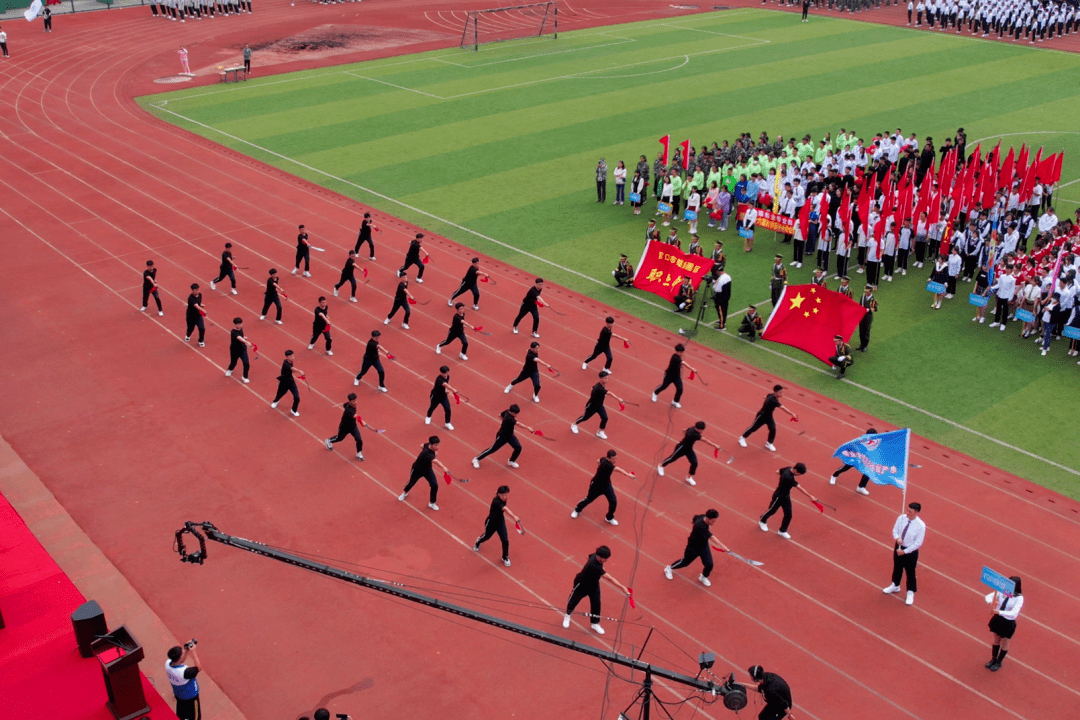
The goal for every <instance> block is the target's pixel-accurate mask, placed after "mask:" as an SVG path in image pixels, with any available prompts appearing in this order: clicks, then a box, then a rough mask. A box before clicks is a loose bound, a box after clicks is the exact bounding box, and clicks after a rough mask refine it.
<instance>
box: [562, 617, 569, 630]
mask: <svg viewBox="0 0 1080 720" xmlns="http://www.w3.org/2000/svg"><path fill="white" fill-rule="evenodd" d="M562 626H563V627H564V628H568V627H570V616H569V615H563V619H562Z"/></svg>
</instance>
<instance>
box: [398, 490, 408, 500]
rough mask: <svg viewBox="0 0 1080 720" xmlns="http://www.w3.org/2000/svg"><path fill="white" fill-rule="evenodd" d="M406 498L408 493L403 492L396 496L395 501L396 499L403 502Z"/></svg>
mask: <svg viewBox="0 0 1080 720" xmlns="http://www.w3.org/2000/svg"><path fill="white" fill-rule="evenodd" d="M408 496H409V493H404V492H403V493H401V494H400V495H398V496H397V499H398V500H402V501H403V500H405V498H407V497H408Z"/></svg>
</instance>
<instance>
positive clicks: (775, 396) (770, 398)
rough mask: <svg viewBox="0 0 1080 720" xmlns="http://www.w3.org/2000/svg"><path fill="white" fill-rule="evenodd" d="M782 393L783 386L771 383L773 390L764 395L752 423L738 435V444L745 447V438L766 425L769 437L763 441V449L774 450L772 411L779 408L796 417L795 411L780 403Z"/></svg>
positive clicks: (774, 436) (774, 433)
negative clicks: (763, 400)
mask: <svg viewBox="0 0 1080 720" xmlns="http://www.w3.org/2000/svg"><path fill="white" fill-rule="evenodd" d="M783 395H784V386H783V385H773V391H772V392H771V393H769V394H768V395H766V396H765V402H764V403H763V404H762V406H761V409H760V410H758V412H757V417H756V418H754V424H753V425H751V426H750V427H748V428H747V429H746V431H745V432H743V434H742V435H740V436H739V445H741V446H743V447H746V438H748V437H750V436H751V435H752V434H753V433H755V432H757V431H758V430H759V429H760V428H762V427H764V426H768V428H769V439H768V440H767V441H765V449H766V450H771V451H772V452H776V448H775V447H774V446H773V440H775V439H776V421H775V420H773V412H775V411H776V408H780V409H781V410H783V411H784V412H786V413H787V414H788V415H790V416H791V417H797V416H796V415H795V413H793V412H791V411H790V410H788V409H787V408H786V407H784V406H783V405H781V404H780V398H781V397H783Z"/></svg>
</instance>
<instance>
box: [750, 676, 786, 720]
mask: <svg viewBox="0 0 1080 720" xmlns="http://www.w3.org/2000/svg"><path fill="white" fill-rule="evenodd" d="M748 672H749V673H750V677H751V678H753V680H754V682H756V683H757V691H758V692H759V693H761V697H763V698H764V699H765V707H763V708H762V709H761V712H760V713H758V720H783V718H794V717H795V716H794V715H792V713H791V708H792V706H793V705H794V703H792V702H791V688H789V687H788V684H787V681H786V680H784V678H782V677H780V676H779V675H777V674H776V673H770V672H765V668H763V667H761V666H760V665H754V666H753V667H751V668H750V669H749V671H748Z"/></svg>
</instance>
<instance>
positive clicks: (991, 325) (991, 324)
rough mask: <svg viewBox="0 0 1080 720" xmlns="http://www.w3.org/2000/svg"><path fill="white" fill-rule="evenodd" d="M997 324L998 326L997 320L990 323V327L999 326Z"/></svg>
mask: <svg viewBox="0 0 1080 720" xmlns="http://www.w3.org/2000/svg"><path fill="white" fill-rule="evenodd" d="M997 326H998V324H997V323H996V322H992V323H990V327H997Z"/></svg>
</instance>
